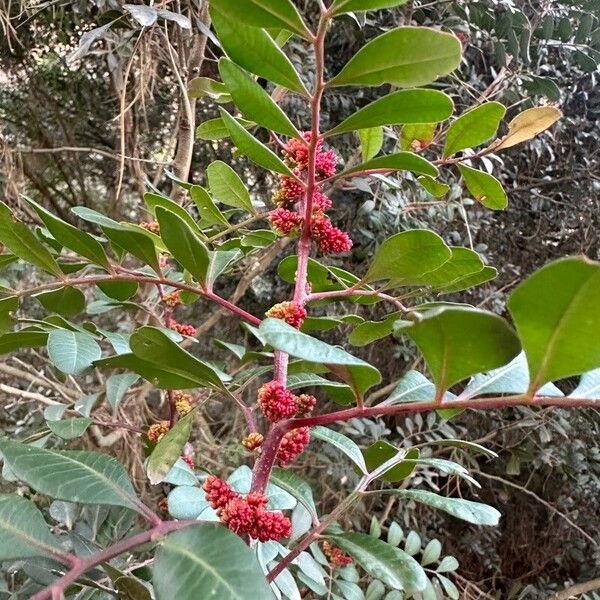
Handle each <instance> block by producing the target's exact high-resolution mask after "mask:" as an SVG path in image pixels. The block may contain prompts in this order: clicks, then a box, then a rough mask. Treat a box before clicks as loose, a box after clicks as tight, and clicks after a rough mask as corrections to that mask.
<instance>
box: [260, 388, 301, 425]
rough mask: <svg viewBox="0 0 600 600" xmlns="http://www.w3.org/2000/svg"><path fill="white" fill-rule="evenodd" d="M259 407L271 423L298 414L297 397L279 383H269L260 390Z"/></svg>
mask: <svg viewBox="0 0 600 600" xmlns="http://www.w3.org/2000/svg"><path fill="white" fill-rule="evenodd" d="M258 405H259V406H260V409H261V410H262V411H263V414H264V415H265V417H267V419H269V421H271V423H276V422H277V421H281V419H285V418H287V417H291V416H293V415H294V414H296V397H295V396H294V394H292V392H290V391H289V390H288V389H286V387H285V386H283V385H281V383H279V382H278V381H269V382H268V383H265V384H264V385H263V386H262V387H261V388H260V389H259V390H258Z"/></svg>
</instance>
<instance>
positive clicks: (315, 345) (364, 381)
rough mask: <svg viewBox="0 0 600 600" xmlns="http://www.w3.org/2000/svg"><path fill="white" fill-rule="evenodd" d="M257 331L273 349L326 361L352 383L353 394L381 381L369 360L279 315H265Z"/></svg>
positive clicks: (313, 359) (314, 360)
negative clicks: (276, 316) (353, 354)
mask: <svg viewBox="0 0 600 600" xmlns="http://www.w3.org/2000/svg"><path fill="white" fill-rule="evenodd" d="M259 332H260V335H261V336H262V337H263V339H264V340H265V342H266V343H267V344H269V345H271V346H273V348H275V349H277V350H281V351H283V352H287V353H288V354H291V355H292V356H297V357H298V358H302V359H304V360H309V361H311V362H319V363H323V364H325V365H327V368H328V369H329V370H330V371H332V372H333V373H335V375H337V376H338V377H339V378H340V379H342V380H343V381H345V382H346V383H348V384H350V385H351V386H352V388H353V390H354V392H355V394H356V395H357V396H362V395H363V394H364V393H365V392H366V391H367V390H368V389H369V388H371V387H372V386H374V385H376V384H378V383H379V382H380V381H381V374H380V373H379V371H378V370H377V369H376V368H375V367H373V366H372V365H370V364H369V363H366V362H365V361H363V360H361V359H360V358H356V357H355V356H352V355H351V354H348V353H347V352H346V351H345V350H342V349H341V348H338V347H336V346H330V345H329V344H326V343H325V342H322V341H320V340H317V339H315V338H313V337H311V336H309V335H306V334H305V333H301V332H300V331H298V330H297V329H294V328H293V327H291V326H290V325H288V324H287V323H285V322H284V321H281V320H280V319H265V320H264V321H262V323H261V325H260V327H259Z"/></svg>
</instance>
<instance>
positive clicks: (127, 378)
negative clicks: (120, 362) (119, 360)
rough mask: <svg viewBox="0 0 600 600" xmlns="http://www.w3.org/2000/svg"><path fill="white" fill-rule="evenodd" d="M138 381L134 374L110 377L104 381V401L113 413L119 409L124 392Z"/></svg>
mask: <svg viewBox="0 0 600 600" xmlns="http://www.w3.org/2000/svg"><path fill="white" fill-rule="evenodd" d="M138 379H139V377H138V376H137V375H136V374H135V373H122V374H121V375H111V376H110V377H109V378H108V379H107V380H106V399H107V400H108V403H109V404H110V405H111V407H112V409H113V411H114V412H116V411H117V409H118V408H119V404H121V400H122V399H123V396H124V395H125V392H127V390H128V389H129V388H130V387H131V386H132V385H133V384H134V383H135V382H136V381H137V380H138Z"/></svg>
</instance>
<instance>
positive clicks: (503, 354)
mask: <svg viewBox="0 0 600 600" xmlns="http://www.w3.org/2000/svg"><path fill="white" fill-rule="evenodd" d="M401 333H403V334H406V335H408V336H409V337H411V338H412V339H413V341H414V342H415V343H416V344H417V346H418V347H419V350H420V351H421V352H422V354H423V356H424V357H425V360H426V362H427V366H428V367H429V370H430V371H431V373H432V375H433V379H434V381H435V382H436V386H437V391H438V397H440V395H441V393H443V392H444V391H446V390H447V389H449V388H450V387H452V386H453V385H454V384H455V383H458V382H459V381H462V380H463V379H466V378H467V377H469V376H470V375H474V374H475V373H481V372H482V371H489V370H490V369H495V368H497V367H501V366H502V365H505V364H506V363H507V362H508V361H510V360H512V359H513V358H514V357H515V356H516V355H517V354H518V353H519V351H520V344H519V340H518V338H517V336H516V335H515V333H514V331H513V330H512V329H511V328H510V327H509V326H508V324H507V323H506V321H504V320H503V319H502V318H501V317H499V316H498V315H495V314H494V313H491V312H486V311H484V310H479V309H474V308H466V307H464V308H463V307H460V308H458V307H457V308H451V307H443V308H437V309H433V310H431V311H428V312H426V313H424V314H423V315H422V316H421V318H420V320H419V321H418V322H415V323H412V324H410V325H409V324H407V326H406V327H405V328H404V329H402V330H401Z"/></svg>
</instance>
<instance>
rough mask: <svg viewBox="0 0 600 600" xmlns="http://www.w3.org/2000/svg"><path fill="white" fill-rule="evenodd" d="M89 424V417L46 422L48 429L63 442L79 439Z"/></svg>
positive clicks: (90, 420)
mask: <svg viewBox="0 0 600 600" xmlns="http://www.w3.org/2000/svg"><path fill="white" fill-rule="evenodd" d="M91 424H92V419H90V418H89V417H77V418H75V419H64V420H61V421H47V422H46V426H47V427H48V429H49V430H50V431H51V432H52V433H54V434H55V435H57V436H58V437H60V438H62V439H63V440H74V439H75V438H78V437H81V436H82V435H83V434H84V433H85V432H86V430H87V428H88V427H89V426H90V425H91Z"/></svg>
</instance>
